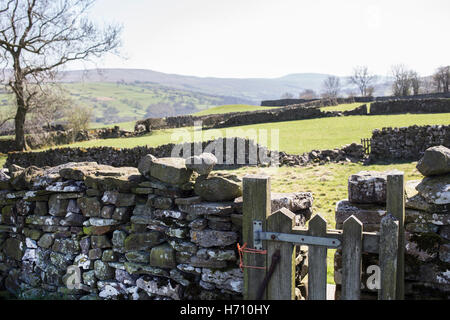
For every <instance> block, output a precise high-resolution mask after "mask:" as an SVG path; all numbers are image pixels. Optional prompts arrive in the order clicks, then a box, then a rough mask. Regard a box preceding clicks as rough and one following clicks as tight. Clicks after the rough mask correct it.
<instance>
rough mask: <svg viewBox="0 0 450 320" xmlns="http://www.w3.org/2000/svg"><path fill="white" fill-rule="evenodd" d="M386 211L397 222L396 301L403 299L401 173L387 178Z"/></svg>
mask: <svg viewBox="0 0 450 320" xmlns="http://www.w3.org/2000/svg"><path fill="white" fill-rule="evenodd" d="M386 192H387V194H386V211H387V213H388V214H392V215H393V216H394V217H395V218H396V219H397V221H398V230H399V231H398V250H397V289H396V298H397V300H403V299H404V298H405V230H404V223H405V181H404V174H403V172H400V171H398V172H395V173H392V174H390V175H388V177H387V188H386Z"/></svg>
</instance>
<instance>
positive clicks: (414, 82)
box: [409, 70, 422, 95]
mask: <svg viewBox="0 0 450 320" xmlns="http://www.w3.org/2000/svg"><path fill="white" fill-rule="evenodd" d="M409 81H410V83H411V87H412V90H413V94H414V95H418V94H419V90H420V87H421V81H422V80H421V79H420V76H419V74H418V73H417V72H416V71H414V70H411V71H409Z"/></svg>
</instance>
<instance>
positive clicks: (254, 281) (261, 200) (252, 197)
mask: <svg viewBox="0 0 450 320" xmlns="http://www.w3.org/2000/svg"><path fill="white" fill-rule="evenodd" d="M242 184H243V204H242V206H243V223H242V240H243V244H245V243H246V244H247V247H248V248H253V247H254V246H253V220H260V221H262V224H263V226H262V228H263V231H265V230H267V229H266V219H267V217H268V216H269V215H270V213H271V200H270V177H267V176H260V175H247V176H245V177H244V179H243V183H242ZM266 248H267V247H266V244H265V243H264V241H263V249H266ZM243 263H244V265H246V266H258V267H267V256H266V255H261V254H249V253H246V254H244V259H243ZM265 275H266V270H261V269H251V268H244V299H246V300H256V298H257V296H258V287H259V285H260V283H261V282H262V281H263V279H264V277H265ZM266 298H267V296H264V297H263V299H266Z"/></svg>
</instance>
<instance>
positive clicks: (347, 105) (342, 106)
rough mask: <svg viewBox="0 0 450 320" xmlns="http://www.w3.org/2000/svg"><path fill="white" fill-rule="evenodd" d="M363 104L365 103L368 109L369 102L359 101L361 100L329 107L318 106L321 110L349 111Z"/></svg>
mask: <svg viewBox="0 0 450 320" xmlns="http://www.w3.org/2000/svg"><path fill="white" fill-rule="evenodd" d="M363 104H366V105H367V107H368V109H369V108H370V103H361V102H355V103H345V104H340V105H337V106H330V107H322V108H320V110H321V111H341V112H343V111H351V110H354V109H356V108H358V107H360V106H362V105H363Z"/></svg>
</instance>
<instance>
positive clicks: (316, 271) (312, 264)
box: [308, 215, 327, 300]
mask: <svg viewBox="0 0 450 320" xmlns="http://www.w3.org/2000/svg"><path fill="white" fill-rule="evenodd" d="M326 233H327V222H326V220H325V219H324V218H322V217H321V216H320V215H315V216H314V218H312V219H311V221H310V222H309V235H311V236H318V237H322V236H324V235H326ZM308 262H309V268H308V300H326V299H327V248H326V247H321V246H309V249H308Z"/></svg>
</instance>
